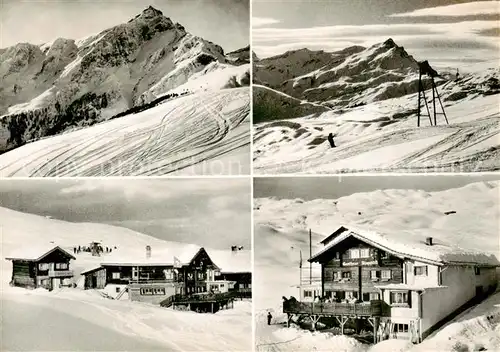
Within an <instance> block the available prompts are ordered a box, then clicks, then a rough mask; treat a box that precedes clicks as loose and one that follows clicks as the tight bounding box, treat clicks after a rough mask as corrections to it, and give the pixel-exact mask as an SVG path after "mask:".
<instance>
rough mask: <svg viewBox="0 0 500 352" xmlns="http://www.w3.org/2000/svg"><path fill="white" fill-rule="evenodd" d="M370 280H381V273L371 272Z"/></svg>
mask: <svg viewBox="0 0 500 352" xmlns="http://www.w3.org/2000/svg"><path fill="white" fill-rule="evenodd" d="M370 278H371V279H372V280H376V279H380V271H378V270H370Z"/></svg>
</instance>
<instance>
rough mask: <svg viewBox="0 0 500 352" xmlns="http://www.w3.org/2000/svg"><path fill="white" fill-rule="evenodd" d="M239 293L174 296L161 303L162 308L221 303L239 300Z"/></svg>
mask: <svg viewBox="0 0 500 352" xmlns="http://www.w3.org/2000/svg"><path fill="white" fill-rule="evenodd" d="M237 297H238V294H237V292H225V293H213V294H209V293H207V294H193V295H172V296H170V297H168V298H167V299H165V300H164V301H162V302H160V305H161V306H162V307H169V306H170V305H171V304H173V303H203V302H220V301H227V300H229V299H234V298H237Z"/></svg>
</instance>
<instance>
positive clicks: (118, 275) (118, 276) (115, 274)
mask: <svg viewBox="0 0 500 352" xmlns="http://www.w3.org/2000/svg"><path fill="white" fill-rule="evenodd" d="M111 277H112V278H113V279H115V280H117V279H119V278H120V273H119V272H118V273H112V274H111Z"/></svg>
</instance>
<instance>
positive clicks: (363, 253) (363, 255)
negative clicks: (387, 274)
mask: <svg viewBox="0 0 500 352" xmlns="http://www.w3.org/2000/svg"><path fill="white" fill-rule="evenodd" d="M360 256H361V258H369V257H370V249H369V248H362V249H361V250H360Z"/></svg>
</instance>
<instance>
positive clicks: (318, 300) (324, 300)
mask: <svg viewBox="0 0 500 352" xmlns="http://www.w3.org/2000/svg"><path fill="white" fill-rule="evenodd" d="M357 301H358V299H357V298H356V297H346V298H345V299H341V298H340V297H338V296H337V295H336V294H333V296H331V297H326V296H323V297H320V296H316V297H314V303H356V302H357Z"/></svg>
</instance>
